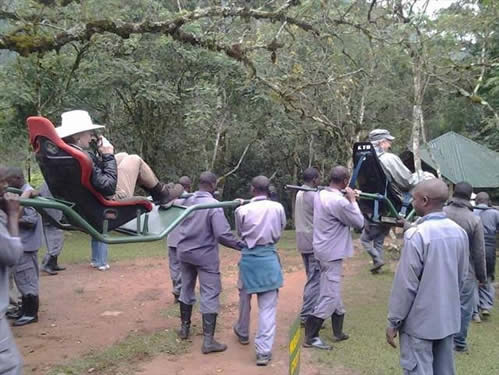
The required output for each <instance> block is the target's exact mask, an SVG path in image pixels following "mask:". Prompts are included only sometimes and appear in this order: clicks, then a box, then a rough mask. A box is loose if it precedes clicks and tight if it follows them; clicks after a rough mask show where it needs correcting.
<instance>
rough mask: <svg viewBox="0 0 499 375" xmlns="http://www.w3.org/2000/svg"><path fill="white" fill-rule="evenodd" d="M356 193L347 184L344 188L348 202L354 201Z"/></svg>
mask: <svg viewBox="0 0 499 375" xmlns="http://www.w3.org/2000/svg"><path fill="white" fill-rule="evenodd" d="M356 194H357V193H356V192H355V190H353V189H352V188H350V187H348V186H347V187H346V188H345V196H346V198H347V199H348V200H349V201H350V202H352V203H353V202H355V198H356Z"/></svg>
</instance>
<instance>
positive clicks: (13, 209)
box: [3, 193, 22, 219]
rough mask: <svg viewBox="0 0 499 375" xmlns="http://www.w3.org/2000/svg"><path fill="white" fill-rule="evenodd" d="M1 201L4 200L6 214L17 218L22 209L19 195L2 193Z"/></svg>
mask: <svg viewBox="0 0 499 375" xmlns="http://www.w3.org/2000/svg"><path fill="white" fill-rule="evenodd" d="M3 201H4V202H5V210H6V213H7V216H9V217H11V216H15V217H16V218H17V219H19V217H20V216H21V210H22V207H21V205H20V204H19V195H17V194H14V193H5V194H4V195H3Z"/></svg>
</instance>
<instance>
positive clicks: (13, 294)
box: [9, 266, 21, 308]
mask: <svg viewBox="0 0 499 375" xmlns="http://www.w3.org/2000/svg"><path fill="white" fill-rule="evenodd" d="M15 271H16V270H15V266H14V267H9V308H11V307H12V308H17V307H18V306H20V304H21V293H19V289H17V285H16V283H15V281H14V273H15Z"/></svg>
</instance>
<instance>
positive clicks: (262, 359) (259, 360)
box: [256, 353, 272, 366]
mask: <svg viewBox="0 0 499 375" xmlns="http://www.w3.org/2000/svg"><path fill="white" fill-rule="evenodd" d="M271 360H272V353H268V354H261V353H256V365H257V366H267V365H268V364H269V362H270V361H271Z"/></svg>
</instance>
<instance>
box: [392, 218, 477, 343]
mask: <svg viewBox="0 0 499 375" xmlns="http://www.w3.org/2000/svg"><path fill="white" fill-rule="evenodd" d="M468 252H469V251H468V237H467V235H466V232H465V231H464V230H463V229H462V228H461V227H460V226H459V225H457V224H456V223H454V222H453V221H452V220H450V219H448V218H447V217H446V215H445V214H444V213H443V212H437V213H431V214H429V215H426V216H424V217H422V218H421V219H420V220H419V221H418V223H417V226H415V227H412V228H410V229H408V230H407V231H406V232H405V234H404V248H403V249H402V256H401V258H400V262H399V264H398V267H397V271H396V272H395V278H394V279H393V286H392V292H391V295H390V302H389V307H388V324H389V326H391V327H395V328H399V330H401V331H402V332H405V333H407V334H408V335H411V336H414V337H417V338H420V339H425V340H439V339H443V338H444V337H447V336H449V335H452V334H454V333H456V332H459V329H460V325H461V302H460V297H459V296H460V290H461V286H462V285H463V280H464V279H465V277H466V274H467V272H468V268H469V267H468V259H469V255H468Z"/></svg>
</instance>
